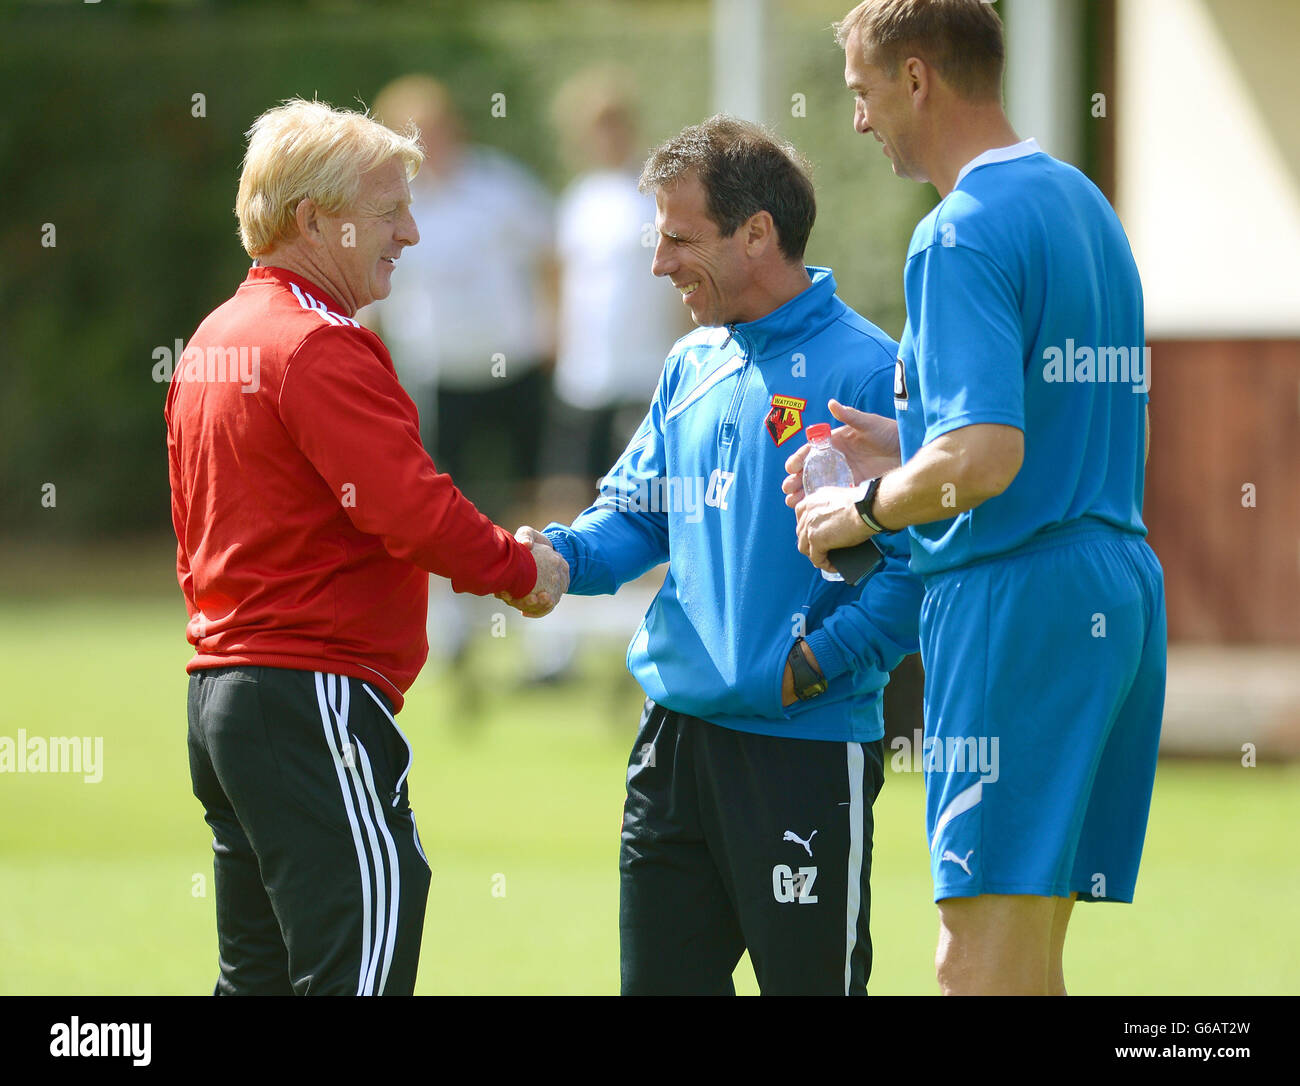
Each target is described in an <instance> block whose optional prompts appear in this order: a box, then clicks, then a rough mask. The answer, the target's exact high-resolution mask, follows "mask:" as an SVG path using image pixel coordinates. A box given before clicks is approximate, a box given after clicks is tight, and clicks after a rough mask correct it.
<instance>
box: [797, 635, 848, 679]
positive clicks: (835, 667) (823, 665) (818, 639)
mask: <svg viewBox="0 0 1300 1086" xmlns="http://www.w3.org/2000/svg"><path fill="white" fill-rule="evenodd" d="M804 640H805V641H807V642H808V647H809V648H810V649H812V654H813V655H814V656H815V657H817V666H818V667H819V668H820V669H821V673H822V674H823V675H824V676H826V678H827V679H837V678H839V676H841V675H843V674H844V673H845V672H846V671H848V670H849V661H848V657H847V656H846V655H845V653H844V651H843V650H842V649H841V648H840V647H839V645H837V644H836V643H835V641H833V640H832V639H831V635H830V634H828V633H827V632H826V631H825V630H813V632H812V633H810V634H808V635H807V636H806V637H805V638H804Z"/></svg>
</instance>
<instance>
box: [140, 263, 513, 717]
mask: <svg viewBox="0 0 1300 1086" xmlns="http://www.w3.org/2000/svg"><path fill="white" fill-rule="evenodd" d="M166 418H167V453H168V461H169V469H170V475H171V490H172V523H173V525H174V526H175V528H176V538H177V541H178V544H179V545H178V547H177V552H176V574H177V578H178V580H179V581H180V586H181V591H182V592H183V593H184V595H185V606H186V609H187V610H188V611H189V615H190V621H189V624H188V626H187V628H186V636H187V637H188V638H189V640H190V642H191V643H192V644H193V645H194V647H195V656H194V658H193V659H192V660H191V661H190V662H189V663H188V664H187V665H186V670H187V671H190V672H193V671H198V670H200V669H203V668H214V667H228V666H231V665H235V664H248V665H262V666H267V667H282V668H295V669H301V670H307V671H332V672H335V673H336V674H341V675H350V676H353V677H355V678H359V679H364V680H366V681H368V682H371V683H373V684H374V685H375V687H376V689H377V690H379V691H380V692H381V693H384V694H385V695H387V696H388V698H389V699H390V700H391V701H392V702H393V706H394V709H400V708H401V707H402V701H403V697H402V695H403V694H404V693H405V691H406V690H407V689H408V688H409V687H410V685H411V683H412V682H413V681H414V680H415V676H416V675H417V674H418V672H419V670H420V668H421V666H423V664H424V660H425V657H426V656H427V655H428V651H429V647H428V641H427V639H426V636H425V617H426V612H427V610H428V599H429V578H428V573H429V572H432V573H436V574H439V575H440V576H443V577H447V578H449V579H450V580H451V583H452V587H453V588H455V589H456V590H457V591H460V592H475V593H478V594H481V595H487V594H491V593H495V592H508V593H509V594H510V595H512V596H516V597H520V596H526V595H527V594H528V593H529V592H531V591H532V589H533V585H534V583H535V582H536V579H537V567H536V564H535V563H534V561H533V557H532V555H531V554H529V553H528V550H527V549H526V548H525V547H523V546H521V545H520V544H518V543H516V542H515V540H514V539H513V538H512V537H511V535H510V534H509V533H508V532H506V531H505V530H504V529H502V528H499V527H497V526H496V525H494V524H493V523H492V522H491V521H490V520H488V519H487V518H486V517H485V516H483V514H481V513H480V512H479V511H478V510H477V509H475V508H474V506H473V505H472V504H471V503H470V502H469V501H468V500H467V499H466V498H465V497H464V496H463V495H462V494H461V493H460V491H459V490H457V489H456V487H455V485H454V484H453V483H452V481H451V478H450V477H449V476H447V475H440V474H438V470H437V468H436V467H434V464H433V461H432V460H430V459H429V456H428V454H427V453H426V452H425V450H424V447H423V446H422V445H421V443H420V432H419V421H418V416H417V414H416V410H415V404H413V403H412V402H411V399H410V397H409V396H407V394H406V392H405V391H404V390H403V389H402V387H401V385H400V384H399V383H398V381H397V376H396V374H395V373H394V371H393V362H392V359H391V358H390V357H389V354H388V351H387V349H386V348H385V347H384V345H383V343H382V342H381V341H380V339H379V337H378V336H376V335H375V334H374V333H373V332H371V331H369V330H368V329H365V328H362V327H361V326H360V325H359V324H358V323H357V322H356V321H355V320H352V319H351V318H349V317H346V316H344V315H343V313H342V307H341V306H340V305H339V304H338V302H336V301H335V300H334V299H332V298H331V297H330V296H329V295H328V294H326V293H324V292H323V291H322V290H320V289H319V288H318V287H316V286H314V285H312V284H311V283H309V282H308V281H307V280H305V279H303V278H302V277H301V276H298V275H294V274H293V273H292V272H288V271H285V270H284V269H283V268H274V267H254V268H252V269H250V271H249V273H248V278H247V279H246V280H244V282H243V283H242V284H241V285H240V287H239V290H238V291H236V293H235V296H234V297H233V298H231V299H230V300H229V301H228V302H226V303H225V304H224V305H222V306H221V307H219V308H218V309H216V310H214V311H213V312H212V313H211V314H209V315H208V317H207V318H206V319H205V320H204V321H203V323H202V324H200V325H199V327H198V330H197V331H196V332H195V333H194V336H193V337H192V338H191V340H190V342H189V345H188V347H187V348H186V349H185V352H184V354H183V356H182V358H181V359H180V361H179V362H178V364H177V368H176V372H175V373H174V374H173V377H172V383H171V387H170V389H169V390H168V393H167V409H166ZM426 571H428V572H426Z"/></svg>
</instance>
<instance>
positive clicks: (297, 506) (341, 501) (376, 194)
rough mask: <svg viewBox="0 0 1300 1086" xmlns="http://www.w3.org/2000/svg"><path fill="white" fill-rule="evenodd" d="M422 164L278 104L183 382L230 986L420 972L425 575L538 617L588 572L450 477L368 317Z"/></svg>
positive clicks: (201, 683) (186, 546)
mask: <svg viewBox="0 0 1300 1086" xmlns="http://www.w3.org/2000/svg"><path fill="white" fill-rule="evenodd" d="M420 159H421V153H420V151H419V148H418V146H417V145H416V143H415V141H414V140H413V139H412V138H411V137H409V136H405V135H398V134H397V133H395V132H392V131H390V130H389V129H387V128H384V127H383V126H381V125H379V124H378V123H376V122H375V121H373V120H371V119H370V118H368V117H366V116H364V115H362V114H358V113H352V112H347V111H340V110H334V109H332V108H330V107H329V106H328V105H325V104H323V103H319V102H307V101H302V100H294V101H291V102H287V103H286V104H284V105H283V106H280V107H277V108H276V109H272V110H270V111H268V112H267V113H265V114H263V115H262V116H261V117H259V118H258V119H257V121H256V122H255V123H254V125H253V127H252V129H251V130H250V131H249V144H248V152H247V155H246V156H245V159H244V167H243V173H242V176H241V178H240V186H239V197H238V201H237V205H236V213H237V214H238V217H239V226H240V236H241V239H242V241H243V244H244V248H245V249H246V250H247V251H248V253H249V255H250V256H252V257H254V258H255V263H254V266H253V267H252V268H251V269H250V271H249V273H248V278H247V279H246V280H245V281H244V282H243V284H241V286H240V287H239V289H238V290H237V291H236V293H235V295H234V297H232V298H231V299H230V300H229V301H227V302H226V303H225V304H223V305H221V306H220V307H218V308H217V309H216V310H214V311H213V312H212V313H211V314H209V315H208V317H207V318H206V319H205V320H204V321H203V323H202V324H200V325H199V328H198V330H197V331H196V332H195V333H194V335H193V337H192V338H191V340H190V342H189V346H188V347H187V348H186V350H185V352H184V355H183V356H182V358H181V361H180V363H179V366H178V369H177V372H176V373H175V375H174V377H173V380H172V384H171V387H170V389H169V392H168V396H167V410H166V418H167V449H168V458H169V467H170V476H171V490H172V521H173V524H174V526H175V529H176V537H177V540H178V542H179V546H178V548H177V577H178V579H179V581H180V586H181V590H182V592H183V593H184V596H185V604H186V608H187V610H188V612H189V616H190V618H189V625H188V628H187V631H186V633H187V636H188V638H189V640H190V641H191V642H192V643H193V645H194V647H195V655H194V658H193V659H192V660H191V661H190V662H189V664H188V665H187V666H186V670H187V671H188V672H189V673H190V688H189V707H188V708H189V751H190V772H191V777H192V780H193V785H194V793H195V795H196V796H197V797H198V799H199V800H200V801H201V802H202V803H203V805H204V809H205V811H206V819H207V822H208V824H209V826H211V827H212V831H213V837H214V841H213V848H214V850H215V852H216V858H215V862H214V868H215V883H216V902H217V934H218V942H219V947H220V978H219V980H218V982H217V986H216V990H217V992H218V993H220V994H244V993H248V994H255V993H266V994H289V993H298V994H326V993H338V994H356V995H365V994H402V993H406V994H409V993H410V992H411V991H412V990H413V988H414V985H415V972H416V964H417V960H418V957H419V949H420V935H421V928H422V924H423V918H424V908H425V900H426V897H427V894H428V887H429V868H428V865H427V863H426V861H425V858H424V853H423V851H422V849H421V847H420V841H419V836H418V834H417V832H416V829H415V820H414V818H413V816H412V814H411V809H410V806H409V803H408V792H407V774H408V772H409V771H410V764H411V749H410V745H409V743H408V742H407V741H406V738H405V737H404V736H403V735H402V732H401V731H400V729H399V728H398V727H397V724H396V722H395V721H394V719H393V716H394V714H396V713H397V712H398V710H400V709H401V707H402V699H403V694H404V692H405V691H406V690H407V689H408V688H409V687H410V685H411V683H412V682H413V681H414V679H415V676H416V674H417V673H418V672H419V670H420V667H421V666H422V665H423V663H424V660H425V656H426V655H427V652H428V644H427V641H426V638H425V612H426V608H427V602H428V585H429V578H428V574H429V573H431V572H432V573H436V574H438V575H440V576H444V577H447V578H448V579H449V580H450V581H451V583H452V586H453V587H454V588H455V589H456V590H457V591H462V592H473V593H476V594H479V595H487V594H496V595H499V596H500V597H501V598H503V599H505V600H507V601H508V602H510V603H512V604H513V605H514V606H516V607H518V608H519V609H520V610H522V611H524V612H525V613H526V614H537V613H544V612H545V611H546V610H549V608H550V607H551V606H553V605H554V602H555V601H556V600H558V598H559V596H560V594H562V593H563V591H564V589H565V587H566V586H567V582H568V569H567V567H566V566H565V564H564V562H563V561H562V560H560V559H559V558H558V557H556V556H555V555H554V552H552V551H550V550H549V549H547V548H539V549H538V553H537V554H536V555H535V556H534V555H533V554H531V553H530V551H529V548H528V547H527V546H525V545H522V544H520V543H518V542H516V541H515V539H514V538H513V537H511V536H510V534H509V533H508V532H506V531H505V530H503V529H502V528H499V527H497V526H496V525H494V524H493V523H492V522H491V521H489V520H488V519H487V518H486V517H484V516H483V515H482V514H481V513H479V512H478V511H477V510H476V509H475V508H474V506H473V505H472V504H471V503H470V502H469V501H467V500H466V499H465V498H464V497H463V496H462V495H461V493H460V492H459V491H458V490H457V489H456V487H455V486H454V484H453V483H452V481H451V479H450V478H449V477H448V476H446V475H440V474H439V473H438V470H437V468H436V467H435V466H434V464H433V462H432V461H431V460H430V459H429V456H428V454H427V453H426V452H425V451H424V448H423V446H422V445H421V442H420V433H419V421H418V418H417V414H416V409H415V406H414V404H413V403H412V402H411V400H410V398H409V397H408V396H407V395H406V393H405V392H404V391H403V390H402V387H401V385H400V384H399V383H398V381H397V377H396V375H395V373H394V371H393V363H392V360H391V358H390V357H389V354H388V351H387V350H386V349H385V347H384V345H383V343H382V342H381V341H380V339H379V337H378V336H376V335H375V334H374V333H373V332H370V331H368V330H367V329H365V328H363V327H362V326H361V325H360V324H359V323H358V322H357V321H356V320H355V319H354V315H355V313H356V311H357V310H358V309H360V308H361V307H362V306H364V305H367V304H369V303H370V302H372V301H374V300H375V299H377V298H382V297H384V296H385V295H387V294H388V291H389V284H390V279H391V277H392V275H393V268H394V265H395V262H396V261H397V259H398V257H399V256H400V255H401V252H402V250H403V249H404V248H405V247H406V246H408V245H414V244H415V243H416V242H417V241H418V240H419V234H418V232H417V230H416V227H415V223H414V221H413V220H412V218H411V214H410V208H409V204H410V198H411V197H410V190H409V188H408V181H409V179H410V177H411V176H413V174H414V173H415V170H416V169H417V168H418V167H419V163H420Z"/></svg>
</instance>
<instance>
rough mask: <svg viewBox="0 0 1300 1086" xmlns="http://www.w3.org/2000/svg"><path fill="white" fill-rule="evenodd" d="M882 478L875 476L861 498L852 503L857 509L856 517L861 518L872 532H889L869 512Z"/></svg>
mask: <svg viewBox="0 0 1300 1086" xmlns="http://www.w3.org/2000/svg"><path fill="white" fill-rule="evenodd" d="M882 478H884V476H882V475H877V476H876V477H875V478H874V479H872V480H871V481H870V482H868V483H867V489H866V490H865V491H864V492H863V495H862V497H861V498H860V499H858V501H857V502H856V503H854V508H856V509H857V511H858V516H860V517H861V518H862V523H863V524H865V525H866V526H867V527H868V528H870V529H871V530H872V531H873V532H887V531H889V529H888V528H886V527H885V526H884V525H883V524H881V523H880V521H878V520H877V519H876V518H875V515H874V514H873V513H872V512H871V506H872V504H873V503H874V502H875V500H876V491H877V490H879V489H880V480H881V479H882Z"/></svg>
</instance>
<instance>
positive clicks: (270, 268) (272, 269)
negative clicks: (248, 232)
mask: <svg viewBox="0 0 1300 1086" xmlns="http://www.w3.org/2000/svg"><path fill="white" fill-rule="evenodd" d="M244 282H246V283H257V282H262V283H266V282H272V283H280V284H281V285H282V286H286V287H289V286H295V285H296V286H298V287H299V288H300V289H302V290H304V291H306V292H307V293H308V294H310V295H311V296H312V297H313V298H315V299H316V300H317V301H318V302H323V303H324V305H325V308H326V309H328V310H330V312H332V313H338V314H339V315H340V316H344V317H346V316H347V312H348V311H347V310H346V309H344V308H343V306H342V305H341V304H340V302H339V300H338V299H337V298H335V297H334V296H333V295H332V294H329V293H327V292H326V291H324V290H322V289H321V288H320V287H318V286H317V285H316V284H315V283H313V282H312V281H311V280H310V279H304V278H303V277H302V276H301V275H298V274H297V273H296V272H291V271H290V270H289V269H288V268H280V267H276V266H275V265H274V264H262V263H260V262H259V263H256V264H254V265H253V266H252V267H251V268H249V269H248V278H247V279H245V280H244Z"/></svg>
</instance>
